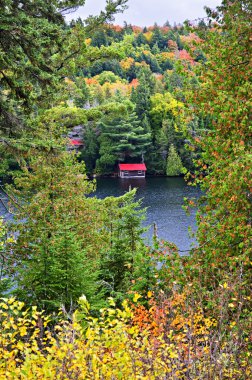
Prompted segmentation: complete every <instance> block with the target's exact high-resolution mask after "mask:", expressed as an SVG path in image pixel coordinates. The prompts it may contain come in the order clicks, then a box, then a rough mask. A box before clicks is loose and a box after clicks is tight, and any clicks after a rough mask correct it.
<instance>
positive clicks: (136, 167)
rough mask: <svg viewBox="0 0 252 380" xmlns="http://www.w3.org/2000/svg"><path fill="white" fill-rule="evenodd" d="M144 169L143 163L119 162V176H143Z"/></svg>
mask: <svg viewBox="0 0 252 380" xmlns="http://www.w3.org/2000/svg"><path fill="white" fill-rule="evenodd" d="M146 170H147V169H146V166H145V164H119V177H120V178H144V177H145V173H146Z"/></svg>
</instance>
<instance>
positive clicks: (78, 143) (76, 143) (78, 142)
mask: <svg viewBox="0 0 252 380" xmlns="http://www.w3.org/2000/svg"><path fill="white" fill-rule="evenodd" d="M82 146H83V141H82V139H78V138H76V139H69V145H68V149H70V150H73V149H78V148H81V147H82Z"/></svg>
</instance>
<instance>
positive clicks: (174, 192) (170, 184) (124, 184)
mask: <svg viewBox="0 0 252 380" xmlns="http://www.w3.org/2000/svg"><path fill="white" fill-rule="evenodd" d="M129 186H131V187H132V188H134V187H137V188H138V190H137V199H140V198H142V205H143V207H147V208H148V209H147V216H146V220H145V222H144V225H146V226H150V229H149V230H148V232H147V233H146V234H145V238H146V240H147V242H148V243H149V244H151V241H152V236H153V224H154V222H155V223H156V224H157V227H158V237H159V238H160V239H164V240H168V241H171V242H173V243H175V244H176V245H177V246H178V248H179V250H181V251H184V250H188V249H190V248H191V245H192V243H193V242H194V241H193V239H191V238H190V237H189V234H188V227H191V228H192V229H193V230H194V231H195V229H196V223H195V214H191V215H190V216H187V215H186V213H185V211H184V210H183V209H182V205H183V200H184V197H187V198H192V197H196V198H198V197H199V196H200V190H199V189H197V188H195V187H189V186H187V184H186V183H185V181H184V180H183V178H165V177H150V178H145V179H144V178H141V179H135V178H131V179H122V178H98V179H97V190H96V193H95V195H96V196H97V197H98V198H105V197H107V196H112V195H113V196H119V195H122V194H124V193H125V192H126V191H128V189H129ZM0 198H1V199H2V201H3V202H4V204H5V205H7V203H8V199H7V197H6V195H5V194H3V193H2V192H1V190H0ZM3 202H0V215H2V216H4V217H5V218H6V219H10V217H11V216H10V215H9V214H8V213H7V211H6V209H5V207H4V205H3Z"/></svg>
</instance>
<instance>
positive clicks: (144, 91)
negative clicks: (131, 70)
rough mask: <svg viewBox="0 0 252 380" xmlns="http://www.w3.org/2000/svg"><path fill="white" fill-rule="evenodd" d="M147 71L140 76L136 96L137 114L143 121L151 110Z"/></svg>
mask: <svg viewBox="0 0 252 380" xmlns="http://www.w3.org/2000/svg"><path fill="white" fill-rule="evenodd" d="M147 75H148V74H147V73H146V71H144V70H142V71H141V72H140V75H139V85H138V86H137V88H136V90H135V93H134V96H135V104H136V114H137V116H138V118H139V120H142V119H143V118H144V116H145V115H146V116H148V112H149V109H150V96H151V91H150V83H149V80H148V79H147Z"/></svg>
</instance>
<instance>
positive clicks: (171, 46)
mask: <svg viewBox="0 0 252 380" xmlns="http://www.w3.org/2000/svg"><path fill="white" fill-rule="evenodd" d="M167 44H168V48H169V49H170V50H172V51H175V50H178V45H177V42H176V41H173V40H168V42H167Z"/></svg>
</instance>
